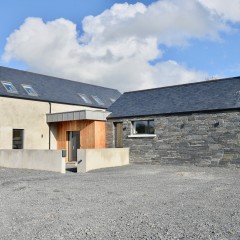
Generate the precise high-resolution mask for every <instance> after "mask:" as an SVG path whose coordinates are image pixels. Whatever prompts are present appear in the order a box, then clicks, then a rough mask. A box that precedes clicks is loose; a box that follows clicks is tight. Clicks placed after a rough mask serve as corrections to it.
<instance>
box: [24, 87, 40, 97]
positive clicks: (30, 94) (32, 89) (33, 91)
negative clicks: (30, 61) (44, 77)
mask: <svg viewBox="0 0 240 240" xmlns="http://www.w3.org/2000/svg"><path fill="white" fill-rule="evenodd" d="M22 87H23V89H24V90H25V91H26V93H27V94H28V95H29V96H35V97H38V93H37V92H36V91H35V90H34V88H33V87H32V86H31V85H26V84H22ZM27 89H31V92H28V90H27Z"/></svg>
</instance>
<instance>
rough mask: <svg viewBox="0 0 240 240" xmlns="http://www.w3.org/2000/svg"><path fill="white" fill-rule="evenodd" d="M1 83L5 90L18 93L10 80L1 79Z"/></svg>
mask: <svg viewBox="0 0 240 240" xmlns="http://www.w3.org/2000/svg"><path fill="white" fill-rule="evenodd" d="M1 83H2V85H3V86H4V88H5V89H6V90H7V92H9V93H18V91H17V89H16V88H15V87H14V86H13V84H12V83H11V82H5V81H1Z"/></svg>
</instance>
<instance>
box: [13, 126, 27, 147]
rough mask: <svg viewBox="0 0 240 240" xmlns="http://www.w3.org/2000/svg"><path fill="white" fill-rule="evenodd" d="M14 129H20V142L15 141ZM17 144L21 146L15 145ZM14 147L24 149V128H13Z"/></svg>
mask: <svg viewBox="0 0 240 240" xmlns="http://www.w3.org/2000/svg"><path fill="white" fill-rule="evenodd" d="M14 131H20V140H18V141H20V144H19V143H18V144H16V143H14V141H17V140H14ZM15 145H20V146H21V147H14V146H15ZM12 149H24V129H19V128H13V130H12Z"/></svg>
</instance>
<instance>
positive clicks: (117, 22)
mask: <svg viewBox="0 0 240 240" xmlns="http://www.w3.org/2000/svg"><path fill="white" fill-rule="evenodd" d="M201 1H204V0H201ZM82 27H83V34H82V35H80V36H79V35H78V33H77V30H76V24H74V23H73V22H71V21H68V20H65V19H57V20H54V21H50V22H47V23H44V22H43V21H42V19H40V18H28V19H26V20H25V22H24V23H23V25H22V26H20V28H19V29H18V30H16V31H15V32H13V33H12V34H11V35H10V37H9V38H8V40H7V44H6V46H5V53H4V55H3V59H4V60H5V61H10V60H12V59H16V60H20V61H23V62H24V63H26V64H27V66H28V67H29V70H31V71H35V72H41V73H45V74H50V75H54V76H58V77H64V78H69V79H73V80H78V81H82V82H88V83H92V84H97V85H103V86H108V87H113V88H117V89H120V90H121V91H127V90H135V89H136V90H137V89H142V88H151V87H159V86H164V85H171V84H180V83H186V82H193V81H200V80H204V79H205V78H206V74H205V73H201V72H199V71H195V70H192V69H188V68H187V67H186V66H184V65H181V64H179V63H176V62H174V61H167V62H158V63H157V64H155V65H151V64H150V63H149V61H151V60H155V59H156V58H158V59H161V57H162V54H163V53H162V51H161V49H159V44H164V45H167V46H182V45H186V44H187V43H188V41H189V39H191V38H206V39H211V40H215V39H218V38H219V32H221V31H224V30H226V29H227V28H228V26H227V25H226V24H224V22H223V19H222V18H221V17H220V16H219V15H217V14H214V13H213V12H212V10H211V11H210V10H209V9H208V8H206V7H205V5H204V6H203V5H202V4H200V3H199V2H198V1H197V0H196V1H195V0H181V1H178V0H162V1H158V2H155V3H153V4H151V5H150V6H145V5H143V4H142V3H137V4H134V5H131V4H127V3H125V4H115V5H113V6H112V8H111V9H108V10H106V11H104V12H103V13H101V14H100V15H98V16H88V17H86V18H85V19H84V20H83V22H82Z"/></svg>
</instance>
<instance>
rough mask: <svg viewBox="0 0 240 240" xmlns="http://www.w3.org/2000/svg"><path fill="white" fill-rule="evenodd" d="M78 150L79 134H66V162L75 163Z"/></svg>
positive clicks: (77, 132) (76, 132)
mask: <svg viewBox="0 0 240 240" xmlns="http://www.w3.org/2000/svg"><path fill="white" fill-rule="evenodd" d="M79 148H80V132H79V131H73V132H68V161H69V162H71V161H77V150H78V149H79Z"/></svg>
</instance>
